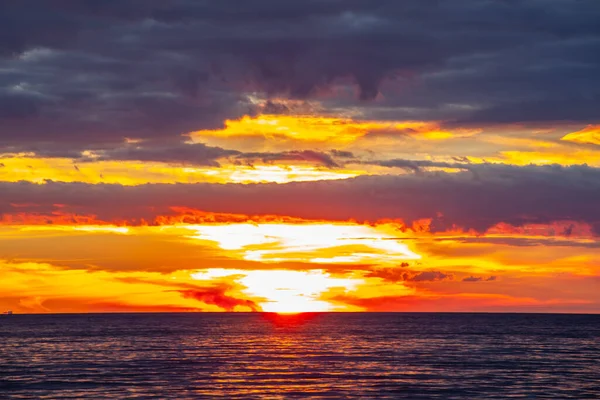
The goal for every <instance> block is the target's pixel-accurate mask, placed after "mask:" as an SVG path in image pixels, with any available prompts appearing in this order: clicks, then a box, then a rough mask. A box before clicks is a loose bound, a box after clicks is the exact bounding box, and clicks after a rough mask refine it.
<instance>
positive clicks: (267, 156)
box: [239, 150, 339, 168]
mask: <svg viewBox="0 0 600 400" xmlns="http://www.w3.org/2000/svg"><path fill="white" fill-rule="evenodd" d="M239 158H240V159H245V160H246V161H252V160H253V159H259V160H261V161H262V162H264V163H271V162H281V161H307V162H310V163H313V164H319V165H323V166H325V167H328V168H334V167H339V165H338V163H336V162H335V160H334V159H333V158H332V157H331V156H330V155H329V154H327V153H324V152H321V151H316V150H291V151H284V152H280V153H244V154H243V155H242V156H240V157H239Z"/></svg>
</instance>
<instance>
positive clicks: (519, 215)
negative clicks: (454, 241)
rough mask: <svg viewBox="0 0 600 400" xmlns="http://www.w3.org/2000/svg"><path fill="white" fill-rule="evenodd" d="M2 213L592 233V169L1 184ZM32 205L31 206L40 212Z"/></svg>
mask: <svg viewBox="0 0 600 400" xmlns="http://www.w3.org/2000/svg"><path fill="white" fill-rule="evenodd" d="M0 193H2V197H1V199H0V213H14V212H25V213H26V212H27V211H28V209H27V208H22V207H21V208H15V207H14V206H13V204H28V203H32V202H34V203H36V204H39V205H40V207H41V209H42V210H44V209H45V210H52V209H53V207H55V206H53V205H56V204H58V205H61V204H62V205H65V206H64V207H62V208H60V211H61V212H63V213H75V214H85V215H88V214H93V215H96V216H97V218H98V219H101V220H113V219H119V220H131V219H138V220H139V219H141V218H144V219H145V220H146V221H153V220H154V218H155V217H156V215H157V214H158V215H160V214H163V213H169V212H172V211H171V208H170V207H173V206H179V207H188V208H195V209H200V210H204V211H210V212H222V213H240V214H247V215H282V216H293V217H299V218H307V219H333V220H348V219H355V220H358V221H365V220H367V221H375V220H378V219H382V218H401V219H404V220H405V221H406V222H408V223H411V222H412V221H415V220H419V219H423V218H431V219H432V223H431V229H432V230H433V231H444V230H448V229H451V228H453V227H454V226H458V227H461V228H464V229H474V230H476V231H479V232H483V231H486V230H487V229H488V228H490V227H492V226H494V225H496V224H498V223H499V222H505V223H508V224H510V225H513V226H522V225H524V224H531V223H540V224H545V223H550V222H553V221H568V220H569V221H577V222H583V223H586V224H588V225H590V226H592V227H593V229H594V230H595V231H596V232H600V208H599V207H598V206H597V205H598V204H600V170H598V169H596V168H590V167H587V166H572V167H561V166H556V165H553V166H525V167H515V166H507V165H495V164H479V165H474V166H471V167H470V170H469V171H463V172H458V173H444V172H435V173H422V174H407V175H400V176H362V177H357V178H353V179H347V180H339V181H318V182H294V183H288V184H275V183H268V184H246V185H243V184H171V185H169V184H146V185H140V186H132V187H128V186H120V185H109V184H99V185H89V184H84V183H58V182H50V183H47V184H45V185H37V184H32V183H27V182H17V183H8V182H3V183H0ZM39 210H40V209H34V211H38V212H41V211H39Z"/></svg>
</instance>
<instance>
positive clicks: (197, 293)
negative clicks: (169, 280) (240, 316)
mask: <svg viewBox="0 0 600 400" xmlns="http://www.w3.org/2000/svg"><path fill="white" fill-rule="evenodd" d="M227 289H228V288H227V287H221V286H219V287H214V288H206V289H194V290H191V289H190V290H182V291H180V293H181V295H182V296H183V297H184V298H186V299H195V300H198V301H200V302H202V303H205V304H213V305H216V306H218V307H221V308H222V309H223V310H225V311H234V309H235V308H236V307H238V306H241V307H245V308H249V309H250V310H252V311H260V306H258V305H257V304H256V303H255V302H254V301H252V300H248V299H238V298H236V297H233V296H230V295H227V294H225V292H226V291H227Z"/></svg>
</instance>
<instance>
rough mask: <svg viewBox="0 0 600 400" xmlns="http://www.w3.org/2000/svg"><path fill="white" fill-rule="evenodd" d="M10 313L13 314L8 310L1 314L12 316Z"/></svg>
mask: <svg viewBox="0 0 600 400" xmlns="http://www.w3.org/2000/svg"><path fill="white" fill-rule="evenodd" d="M12 313H13V312H12V311H11V310H8V311H5V312H3V313H2V315H12Z"/></svg>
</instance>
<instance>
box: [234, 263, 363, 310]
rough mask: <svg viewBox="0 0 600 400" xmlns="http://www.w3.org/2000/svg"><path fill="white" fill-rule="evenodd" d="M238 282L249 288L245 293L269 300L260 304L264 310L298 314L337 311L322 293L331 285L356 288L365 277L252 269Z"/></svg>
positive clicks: (349, 289)
mask: <svg viewBox="0 0 600 400" xmlns="http://www.w3.org/2000/svg"><path fill="white" fill-rule="evenodd" d="M238 282H239V283H241V284H242V285H244V286H246V287H247V288H248V289H246V290H244V293H246V294H248V295H250V296H255V297H259V298H264V299H266V300H265V301H263V302H260V303H259V304H260V306H261V307H262V309H263V311H267V312H278V313H298V312H320V311H332V310H335V309H336V306H335V305H333V304H331V303H329V302H327V301H324V300H320V299H319V296H320V295H321V294H323V293H324V292H326V291H327V290H329V289H332V288H343V289H344V290H345V291H351V290H354V289H355V288H356V285H358V284H360V283H362V280H360V279H342V278H333V277H331V276H330V274H328V273H325V272H323V271H321V270H313V271H285V270H273V271H249V272H248V273H247V274H246V276H244V277H243V278H241V279H239V281H238Z"/></svg>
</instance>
